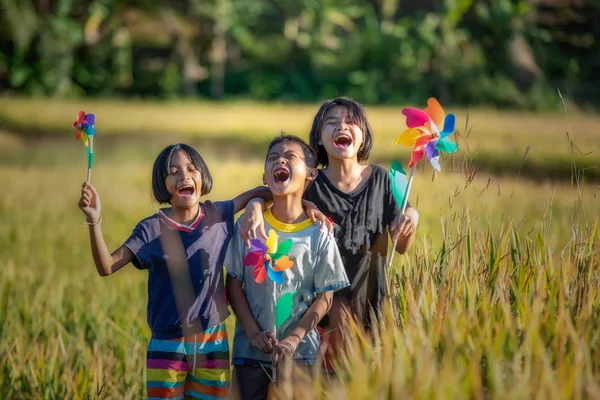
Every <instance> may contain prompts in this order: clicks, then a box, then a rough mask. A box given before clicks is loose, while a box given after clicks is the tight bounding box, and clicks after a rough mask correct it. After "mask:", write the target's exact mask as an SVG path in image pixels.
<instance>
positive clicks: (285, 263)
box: [273, 256, 294, 272]
mask: <svg viewBox="0 0 600 400" xmlns="http://www.w3.org/2000/svg"><path fill="white" fill-rule="evenodd" d="M293 266H294V262H293V261H292V260H290V258H289V257H288V256H283V257H281V258H280V259H278V260H276V261H275V265H274V266H273V271H275V272H281V271H285V270H286V269H290V268H292V267H293Z"/></svg>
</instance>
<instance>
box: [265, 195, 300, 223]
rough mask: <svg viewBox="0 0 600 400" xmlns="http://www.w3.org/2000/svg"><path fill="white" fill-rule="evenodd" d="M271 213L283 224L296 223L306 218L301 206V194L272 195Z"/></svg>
mask: <svg viewBox="0 0 600 400" xmlns="http://www.w3.org/2000/svg"><path fill="white" fill-rule="evenodd" d="M271 213H272V214H273V217H275V219H276V220H277V221H279V222H283V223H284V224H297V223H299V222H302V221H304V220H305V219H306V218H308V217H307V216H306V213H305V212H304V208H303V207H302V197H301V196H300V197H298V196H281V197H278V196H273V206H272V207H271Z"/></svg>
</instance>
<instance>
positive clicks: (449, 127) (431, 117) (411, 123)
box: [396, 97, 458, 171]
mask: <svg viewBox="0 0 600 400" xmlns="http://www.w3.org/2000/svg"><path fill="white" fill-rule="evenodd" d="M402 114H404V115H405V116H406V126H407V127H408V129H407V130H405V131H404V132H402V133H401V134H400V136H398V138H397V139H396V143H397V144H404V145H406V146H414V147H413V150H412V153H411V155H410V162H409V163H408V167H409V168H412V167H413V166H414V165H415V164H417V162H419V161H420V160H421V159H422V158H423V154H425V155H426V156H427V159H428V160H429V162H430V163H431V165H432V166H433V168H435V169H436V170H437V171H441V167H440V163H439V162H438V157H439V152H440V151H443V152H446V153H453V152H455V151H456V150H458V146H457V145H456V143H452V142H451V141H450V139H448V135H450V134H451V133H452V132H454V123H455V117H454V114H448V115H446V113H445V111H444V109H443V108H442V106H441V105H440V103H439V102H438V101H437V100H436V99H434V98H433V97H432V98H430V99H429V100H427V107H426V108H425V110H419V109H417V108H411V107H407V108H404V109H403V110H402ZM440 127H441V129H440Z"/></svg>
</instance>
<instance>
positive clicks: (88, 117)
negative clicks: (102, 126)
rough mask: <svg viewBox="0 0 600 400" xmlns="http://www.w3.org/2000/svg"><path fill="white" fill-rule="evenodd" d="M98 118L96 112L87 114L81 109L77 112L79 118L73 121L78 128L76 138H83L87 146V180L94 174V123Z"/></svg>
mask: <svg viewBox="0 0 600 400" xmlns="http://www.w3.org/2000/svg"><path fill="white" fill-rule="evenodd" d="M95 120H96V118H95V117H94V114H86V113H85V112H83V111H79V113H78V114H77V120H76V121H75V122H73V126H74V127H75V129H77V134H76V135H75V138H76V139H77V140H79V139H81V141H82V142H83V144H85V147H86V148H87V151H86V153H87V161H88V172H87V182H88V183H89V182H90V178H91V175H92V166H93V165H94V135H95V134H96V130H95V129H94V123H95Z"/></svg>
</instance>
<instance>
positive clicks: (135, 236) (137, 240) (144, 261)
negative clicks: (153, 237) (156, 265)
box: [123, 221, 150, 269]
mask: <svg viewBox="0 0 600 400" xmlns="http://www.w3.org/2000/svg"><path fill="white" fill-rule="evenodd" d="M123 246H125V247H127V248H128V249H129V250H131V252H132V253H133V255H134V256H135V258H134V259H133V261H132V264H133V265H134V266H135V267H136V268H137V269H149V268H150V240H149V235H148V230H147V229H146V226H145V224H144V221H142V222H140V223H138V224H137V225H136V227H135V228H134V229H133V232H132V233H131V236H129V238H128V239H127V240H126V241H125V243H123Z"/></svg>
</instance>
